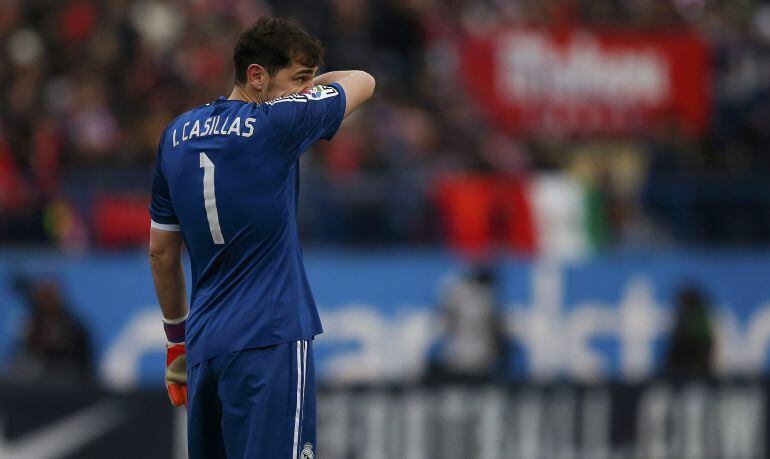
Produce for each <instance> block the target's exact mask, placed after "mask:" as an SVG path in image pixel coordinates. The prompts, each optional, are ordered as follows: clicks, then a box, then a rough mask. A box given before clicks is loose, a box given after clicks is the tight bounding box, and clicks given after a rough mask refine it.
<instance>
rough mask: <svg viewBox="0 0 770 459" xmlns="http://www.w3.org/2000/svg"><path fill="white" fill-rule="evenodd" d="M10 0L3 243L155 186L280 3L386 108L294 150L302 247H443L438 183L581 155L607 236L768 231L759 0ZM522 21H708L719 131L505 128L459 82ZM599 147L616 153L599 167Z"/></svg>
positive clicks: (618, 25)
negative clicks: (59, 213) (255, 26)
mask: <svg viewBox="0 0 770 459" xmlns="http://www.w3.org/2000/svg"><path fill="white" fill-rule="evenodd" d="M0 4H2V6H0V38H2V40H0V43H2V46H0V83H2V86H3V87H4V88H7V90H6V91H3V92H2V93H0V241H40V240H45V239H48V240H49V241H57V240H60V236H59V233H60V232H57V231H51V230H48V231H45V230H44V228H45V222H44V219H45V217H44V214H45V213H46V212H49V213H50V210H47V209H50V208H51V207H52V206H56V205H57V203H60V202H67V203H69V204H71V206H72V210H71V214H72V215H80V216H83V219H84V220H85V221H88V222H89V224H90V220H89V219H88V216H89V215H92V213H93V212H92V211H93V208H92V207H93V206H94V203H95V202H96V203H97V204H98V199H95V197H100V196H107V197H109V196H110V195H111V194H117V195H119V196H124V195H137V194H138V193H143V194H145V195H146V193H147V190H148V188H149V187H148V181H149V179H148V177H149V176H150V175H149V171H150V170H151V167H152V164H153V161H154V157H155V150H156V147H157V142H158V139H159V137H160V133H161V131H162V129H163V127H164V126H165V125H166V124H167V123H168V122H169V121H170V120H171V119H172V118H173V117H174V116H176V115H178V114H179V113H181V112H183V111H184V110H187V109H189V108H191V107H193V106H196V105H199V104H202V103H206V102H209V101H211V100H213V99H214V98H216V97H217V96H219V95H221V94H222V91H223V90H224V88H227V87H228V86H229V85H230V84H231V83H232V69H231V63H230V56H231V54H232V45H233V40H234V37H235V36H236V35H237V33H238V32H239V30H240V29H241V28H242V27H244V26H246V25H247V24H249V23H250V22H251V21H253V20H254V19H256V18H257V17H258V16H260V15H265V14H277V15H283V16H287V17H290V18H292V19H294V20H297V21H300V22H302V24H303V25H304V26H305V27H307V29H308V30H310V31H312V32H313V33H315V34H317V35H318V36H320V37H321V39H322V41H323V42H324V44H325V45H326V48H327V59H326V60H327V63H328V66H329V68H331V69H335V68H346V67H356V68H363V69H365V70H368V71H370V72H372V73H373V74H375V75H376V76H377V80H378V91H377V97H376V100H375V101H373V103H372V104H371V105H370V106H369V107H367V108H366V109H364V110H362V111H360V112H359V113H356V114H355V116H354V118H353V119H351V120H350V121H349V122H348V123H346V126H345V127H344V128H343V129H342V130H341V131H340V133H339V135H338V136H337V139H336V140H335V143H334V144H332V145H323V144H322V145H319V147H318V148H317V152H316V154H312V153H311V154H310V155H306V158H303V162H302V170H303V173H302V177H303V178H304V179H303V187H304V188H307V189H306V190H304V191H303V196H305V198H303V199H302V200H301V206H302V207H303V208H302V209H301V211H300V218H301V219H302V220H301V225H302V232H303V237H304V238H305V239H306V240H308V241H310V242H320V243H355V244H405V243H408V244H414V243H427V244H435V243H437V242H440V241H441V239H440V238H441V236H442V235H443V234H445V233H446V228H441V227H440V225H441V223H440V222H436V221H435V220H436V219H435V218H434V215H435V214H436V213H438V209H436V205H435V202H434V200H432V199H431V196H432V195H433V193H435V192H436V190H435V189H433V187H434V184H435V183H437V181H436V180H434V179H435V178H436V176H437V175H438V176H441V175H443V174H447V173H458V172H459V173H476V174H490V175H499V174H503V175H506V176H515V177H525V178H526V177H528V176H532V175H536V174H539V173H541V172H542V171H547V172H549V173H550V172H553V171H554V170H561V171H563V170H566V169H569V168H570V167H573V168H579V169H580V171H579V175H580V177H581V179H582V180H583V182H584V183H585V185H586V187H587V189H588V190H589V192H588V194H590V195H591V196H592V199H593V200H594V201H595V202H596V203H601V204H602V205H603V206H605V207H606V215H605V216H604V217H602V219H603V220H606V221H607V225H606V227H601V225H597V224H594V226H595V227H596V228H598V229H597V230H596V232H597V234H598V233H601V234H600V235H599V236H600V239H601V240H602V241H604V242H602V244H601V246H602V247H604V246H605V245H606V244H610V245H612V244H621V245H624V246H627V245H631V246H644V245H649V244H656V243H661V242H669V241H670V240H674V241H677V242H680V243H690V242H698V243H706V244H732V245H741V244H743V245H746V244H766V243H767V242H770V217H767V215H770V185H768V184H769V183H770V180H768V176H769V175H770V160H768V155H767V154H766V152H767V149H768V148H769V147H770V123H769V122H768V120H770V116H768V113H770V25H768V24H770V8H769V7H768V6H767V5H766V4H765V3H763V2H758V1H751V0H747V1H742V2H706V1H703V0H650V1H623V2H617V1H613V0H548V1H539V0H515V1H513V0H511V1H506V0H485V1H474V0H452V1H451V2H449V3H446V2H439V1H436V0H427V1H415V0H375V1H365V0H323V1H313V2H311V1H308V0H290V1H277V0H261V1H247V0H199V1H195V2H192V3H189V2H183V1H181V0H121V1H113V2H99V1H95V0H61V1H51V0H23V1H22V0H1V1H0ZM520 24H527V25H531V26H533V27H541V28H543V29H549V30H550V29H553V30H555V31H557V33H562V32H565V31H569V30H573V29H580V28H582V27H585V28H591V27H595V28H600V29H602V30H606V29H613V28H614V29H623V30H632V31H641V32H642V33H646V32H648V33H650V34H653V33H657V32H656V31H657V30H659V29H670V30H673V31H677V30H680V31H681V30H684V29H685V28H690V29H695V30H698V31H700V32H701V33H702V34H703V35H704V37H705V38H707V39H708V40H709V41H710V42H711V44H710V47H711V55H712V59H711V63H712V66H713V68H712V70H713V73H714V75H713V80H714V81H713V87H711V88H708V90H709V91H710V92H711V93H713V94H712V96H713V97H712V98H713V99H714V104H713V109H712V113H710V115H711V116H710V118H711V124H710V127H709V129H708V130H707V132H706V133H705V134H703V135H700V136H696V137H690V136H688V135H685V134H684V133H683V132H682V128H681V127H680V126H675V125H671V126H668V127H664V128H662V129H660V132H659V133H654V132H652V133H651V132H639V133H637V134H631V135H628V136H626V137H625V138H623V139H612V140H611V142H617V143H618V144H623V146H622V147H619V148H616V147H599V148H598V149H593V150H594V152H587V151H586V150H588V149H592V148H591V145H593V144H597V143H598V144H601V143H604V142H606V141H607V140H608V139H601V138H597V137H596V136H590V135H589V136H587V137H588V138H586V139H576V138H570V137H566V136H559V135H551V134H542V133H541V134H538V133H536V132H530V133H527V132H525V133H521V134H518V133H517V134H516V135H515V136H514V135H513V134H512V133H511V132H506V131H505V130H504V129H503V128H500V127H498V126H494V125H493V124H492V123H490V122H489V121H490V120H489V119H487V118H485V115H484V113H483V112H482V110H481V109H480V106H479V104H478V101H476V100H474V98H473V97H471V96H470V94H469V91H468V89H467V87H466V86H465V84H466V83H467V82H465V81H463V75H464V74H465V70H464V69H463V65H464V63H463V62H462V61H461V60H460V59H459V57H458V49H457V48H458V43H459V42H461V41H462V40H463V39H465V38H467V37H472V36H475V35H479V34H483V33H484V32H485V31H489V30H496V29H497V28H500V27H508V26H516V25H520ZM578 83H579V82H575V84H578ZM599 150H603V151H605V152H606V153H604V154H603V153H601V152H600V151H599ZM628 151H635V153H633V154H627V152H628ZM615 152H618V154H620V155H621V156H622V157H623V159H620V160H619V159H617V158H616V155H615ZM603 156H606V157H607V158H609V159H608V160H607V161H604V160H596V158H599V157H603ZM590 157H592V158H590ZM606 163H610V164H609V165H607V164H606ZM621 163H623V164H621ZM633 165H638V166H639V170H638V171H634V170H632V166H633ZM648 165H649V167H647V166H648ZM621 169H622V170H621ZM640 184H642V185H644V186H642V185H640ZM500 205H502V206H504V205H505V204H500ZM303 214H304V215H303ZM652 222H654V223H655V225H654V226H653V225H651V223H652ZM81 232H82V233H83V234H87V235H95V234H98V231H94V230H93V228H85V229H84V230H83V231H81ZM90 237H93V236H90ZM95 239H97V240H96V242H97V243H98V242H99V241H98V238H95ZM88 242H90V241H88Z"/></svg>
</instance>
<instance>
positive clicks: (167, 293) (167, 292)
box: [150, 228, 187, 322]
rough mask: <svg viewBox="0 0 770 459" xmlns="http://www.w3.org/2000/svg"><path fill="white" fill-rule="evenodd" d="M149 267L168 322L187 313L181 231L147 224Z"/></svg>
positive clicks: (161, 307)
mask: <svg viewBox="0 0 770 459" xmlns="http://www.w3.org/2000/svg"><path fill="white" fill-rule="evenodd" d="M150 268H151V269H152V280H153V281H154V283H155V293H156V294H157V295H158V302H159V303H160V309H161V311H162V312H163V317H164V318H165V319H166V320H167V321H171V322H173V321H175V320H177V319H182V318H184V317H186V316H187V293H186V290H185V281H184V270H183V269H182V233H180V232H179V231H163V230H159V229H156V228H150Z"/></svg>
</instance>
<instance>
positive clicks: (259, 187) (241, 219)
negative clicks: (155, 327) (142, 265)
mask: <svg viewBox="0 0 770 459" xmlns="http://www.w3.org/2000/svg"><path fill="white" fill-rule="evenodd" d="M344 112H345V96H344V93H343V91H342V89H341V87H340V86H339V85H336V84H335V85H330V86H318V87H316V88H313V90H312V91H310V92H309V93H306V94H301V95H293V96H288V97H283V98H280V99H277V100H275V101H272V102H267V103H263V104H254V103H246V102H243V101H237V100H228V99H224V98H220V99H218V100H217V101H215V102H212V103H210V104H207V105H204V106H202V107H198V108H196V109H193V110H191V111H189V112H186V113H185V114H183V115H181V116H180V117H179V118H177V119H176V120H174V121H173V122H172V123H171V124H170V125H169V127H168V128H167V129H166V131H165V133H164V135H163V137H162V139H161V143H160V147H159V152H158V160H157V166H156V172H155V177H154V182H153V199H152V204H151V208H150V213H151V216H152V225H153V226H154V227H155V228H158V229H165V230H176V229H181V231H182V234H183V236H184V240H185V243H186V245H187V248H188V251H189V253H190V259H191V267H192V280H193V285H192V294H191V305H190V317H189V319H188V322H187V332H186V335H187V336H186V339H187V348H188V352H187V353H188V365H195V364H196V363H198V362H200V361H201V360H204V359H207V358H210V357H214V356H217V355H222V354H224V353H227V352H232V351H236V350H240V349H248V348H254V347H260V346H267V345H272V344H277V343H283V342H289V341H298V340H307V339H312V337H313V336H315V335H317V334H319V333H321V331H322V330H321V324H320V320H319V317H318V313H317V310H316V306H315V302H314V301H313V297H312V294H311V292H310V289H309V287H308V283H307V279H306V276H305V271H304V268H303V264H302V252H301V249H300V246H299V240H298V235H297V226H296V218H295V209H296V204H297V202H296V200H297V186H298V185H297V183H298V182H297V180H298V171H297V168H298V164H297V159H298V158H299V156H300V155H301V154H302V152H304V151H305V150H306V149H307V148H309V147H310V145H312V144H313V143H314V142H315V141H316V140H318V139H320V138H331V136H333V135H334V133H335V132H336V130H337V128H338V127H339V125H340V123H341V121H342V119H343V117H344Z"/></svg>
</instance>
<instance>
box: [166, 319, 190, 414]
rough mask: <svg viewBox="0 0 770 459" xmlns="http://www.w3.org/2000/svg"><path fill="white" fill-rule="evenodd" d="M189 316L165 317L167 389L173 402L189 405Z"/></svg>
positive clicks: (179, 404)
mask: <svg viewBox="0 0 770 459" xmlns="http://www.w3.org/2000/svg"><path fill="white" fill-rule="evenodd" d="M186 320H187V317H183V318H181V319H177V320H166V319H163V328H164V329H165V330H166V338H168V343H167V344H166V389H167V390H168V397H169V398H170V399H171V404H172V405H174V406H182V405H184V406H185V407H187V354H186V348H185V341H184V339H185V338H184V333H185V322H186Z"/></svg>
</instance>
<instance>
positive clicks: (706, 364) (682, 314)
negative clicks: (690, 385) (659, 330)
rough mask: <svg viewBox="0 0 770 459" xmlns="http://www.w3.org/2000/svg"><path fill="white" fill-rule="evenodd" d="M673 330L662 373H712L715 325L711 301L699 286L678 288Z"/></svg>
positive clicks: (703, 375)
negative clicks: (712, 317)
mask: <svg viewBox="0 0 770 459" xmlns="http://www.w3.org/2000/svg"><path fill="white" fill-rule="evenodd" d="M672 330H673V331H672V332H671V338H670V341H669V345H668V351H667V353H666V363H665V374H666V375H667V376H670V377H674V378H691V377H709V376H712V375H713V370H714V367H713V364H714V327H713V325H712V319H711V305H710V304H709V301H708V299H707V297H706V295H705V293H704V292H703V291H702V290H700V289H698V288H697V287H694V286H687V287H683V288H682V289H681V290H679V292H677V294H676V313H675V319H674V328H673V329H672Z"/></svg>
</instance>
